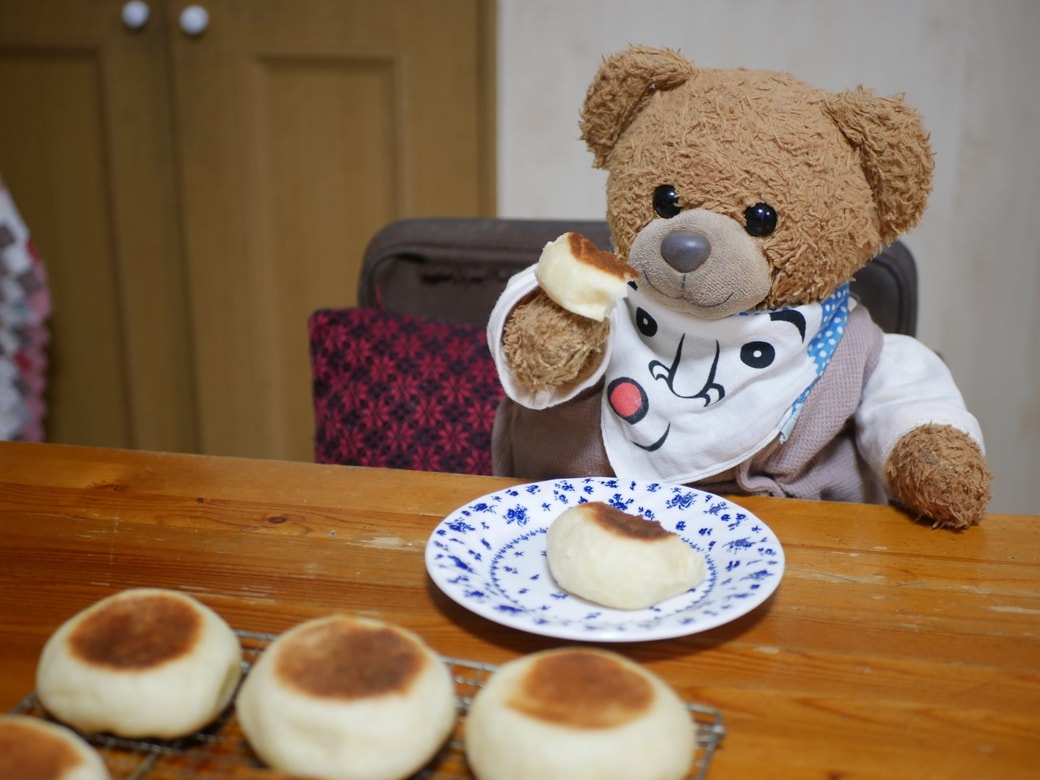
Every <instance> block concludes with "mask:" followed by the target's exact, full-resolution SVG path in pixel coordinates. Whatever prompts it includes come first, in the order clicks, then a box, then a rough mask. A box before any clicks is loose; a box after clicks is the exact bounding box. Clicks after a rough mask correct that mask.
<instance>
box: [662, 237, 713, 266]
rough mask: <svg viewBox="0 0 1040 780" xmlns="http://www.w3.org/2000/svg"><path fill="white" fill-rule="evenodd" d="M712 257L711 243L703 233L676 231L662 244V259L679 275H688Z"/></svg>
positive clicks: (665, 238)
mask: <svg viewBox="0 0 1040 780" xmlns="http://www.w3.org/2000/svg"><path fill="white" fill-rule="evenodd" d="M710 256H711V242H710V241H709V240H708V237H707V236H705V235H704V234H703V233H695V232H693V231H690V230H675V231H672V232H671V233H669V234H668V235H667V236H665V237H664V240H663V241H662V242H661V257H663V258H664V260H665V262H666V263H668V265H670V266H671V267H672V268H674V269H675V270H676V271H678V272H679V273H683V274H688V273H689V272H690V271H694V270H696V269H697V268H699V267H700V265H701V263H703V262H704V261H705V260H707V259H708V258H709V257H710Z"/></svg>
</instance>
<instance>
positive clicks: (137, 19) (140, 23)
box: [123, 0, 151, 30]
mask: <svg viewBox="0 0 1040 780" xmlns="http://www.w3.org/2000/svg"><path fill="white" fill-rule="evenodd" d="M150 14H151V9H150V8H149V7H148V3H145V2H142V0H130V2H129V3H127V4H126V5H124V6H123V24H125V25H126V26H127V27H129V28H130V29H131V30H140V29H141V28H142V27H144V26H145V25H146V24H147V23H148V16H149V15H150Z"/></svg>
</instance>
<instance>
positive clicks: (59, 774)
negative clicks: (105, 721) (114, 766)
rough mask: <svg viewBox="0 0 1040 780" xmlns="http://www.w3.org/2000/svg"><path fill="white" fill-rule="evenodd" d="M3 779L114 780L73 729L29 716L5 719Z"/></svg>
mask: <svg viewBox="0 0 1040 780" xmlns="http://www.w3.org/2000/svg"><path fill="white" fill-rule="evenodd" d="M0 778H5V780H7V778H10V779H11V780H16V779H17V780H111V775H110V774H109V773H108V768H107V767H106V766H105V762H104V761H102V759H101V756H100V755H98V753H97V751H96V750H94V748H92V747H91V746H90V745H89V744H87V742H86V741H85V740H84V739H83V738H82V737H80V736H79V735H78V734H76V733H75V732H74V731H72V729H69V728H66V727H65V726H60V725H58V724H57V723H51V722H50V721H47V720H43V719H41V718H33V717H30V716H28V715H4V716H0Z"/></svg>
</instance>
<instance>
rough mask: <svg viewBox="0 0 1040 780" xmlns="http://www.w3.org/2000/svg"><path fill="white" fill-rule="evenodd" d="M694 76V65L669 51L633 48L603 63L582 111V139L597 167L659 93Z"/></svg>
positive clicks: (640, 47) (614, 55)
mask: <svg viewBox="0 0 1040 780" xmlns="http://www.w3.org/2000/svg"><path fill="white" fill-rule="evenodd" d="M692 75H693V63H691V62H689V61H688V60H687V59H686V58H684V57H683V56H682V55H681V54H679V53H678V52H674V51H671V50H670V49H652V48H648V47H646V46H630V47H629V48H627V49H625V50H624V51H622V52H619V53H617V54H613V55H611V56H609V57H607V58H606V59H604V60H603V64H602V65H600V68H599V71H598V72H597V73H596V77H595V79H593V81H592V84H591V86H589V91H588V94H587V95H586V96H585V105H584V106H583V107H582V111H581V125H580V126H581V137H582V139H583V140H584V141H585V143H586V144H587V145H588V147H589V151H591V152H592V154H593V155H594V156H595V159H596V167H597V168H602V167H604V165H605V164H606V161H607V155H609V154H610V150H611V149H613V148H614V144H616V143H617V140H618V138H619V137H620V136H621V134H622V133H623V132H624V131H625V128H627V127H628V126H629V124H630V123H631V122H632V120H633V119H634V118H635V116H636V115H637V114H638V113H639V112H640V111H641V110H642V109H643V106H644V104H645V103H646V101H647V100H649V98H650V96H651V95H652V94H653V93H654V92H656V91H657V90H666V89H674V88H675V87H677V86H679V85H680V84H682V83H684V82H685V81H686V80H687V79H689V78H690V76H692Z"/></svg>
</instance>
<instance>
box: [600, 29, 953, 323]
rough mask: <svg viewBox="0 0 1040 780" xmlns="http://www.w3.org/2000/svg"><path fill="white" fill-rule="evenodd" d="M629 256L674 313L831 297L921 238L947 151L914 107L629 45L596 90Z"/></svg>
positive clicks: (713, 314)
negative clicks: (878, 259) (937, 163)
mask: <svg viewBox="0 0 1040 780" xmlns="http://www.w3.org/2000/svg"><path fill="white" fill-rule="evenodd" d="M581 130H582V138H583V139H584V140H585V142H586V143H587V145H588V147H589V149H590V150H591V151H592V153H593V154H594V156H595V163H596V166H597V167H601V168H604V169H606V170H607V172H608V174H609V176H608V183H607V219H608V222H609V223H610V227H611V232H612V235H613V239H614V244H615V247H614V249H615V251H616V252H617V253H618V255H620V256H621V257H622V258H626V259H627V260H628V262H629V263H630V264H631V265H632V266H633V267H634V268H635V269H636V271H637V272H638V273H639V274H640V275H641V276H642V277H643V279H644V280H645V282H646V285H647V287H648V288H649V289H651V290H653V294H654V295H655V297H659V298H660V301H661V303H662V304H663V305H666V306H669V307H671V308H678V309H682V310H684V311H688V312H690V313H691V314H693V315H695V316H698V317H702V318H706V319H718V318H721V317H724V316H728V315H731V314H735V313H737V312H741V311H748V310H751V309H761V308H779V307H782V306H796V305H801V304H806V303H811V302H815V301H820V300H822V299H824V298H826V297H828V296H829V295H830V294H832V293H833V292H834V291H835V289H837V288H838V287H839V286H840V285H842V284H844V283H845V282H847V281H849V280H850V279H851V277H852V274H853V273H854V272H855V271H856V270H858V269H859V268H860V267H862V266H863V265H864V264H865V263H867V262H868V261H869V260H870V259H871V258H872V257H873V256H874V255H876V254H877V253H878V252H879V251H880V250H881V249H882V248H883V247H884V246H885V245H887V244H889V243H891V242H892V241H893V240H894V239H895V238H896V237H897V236H898V235H900V234H901V233H903V232H904V231H906V230H908V229H909V228H911V227H913V226H914V225H915V224H916V223H917V221H918V220H919V219H920V217H921V215H922V213H923V212H924V209H925V204H926V201H927V198H928V195H929V193H930V191H931V173H932V167H933V164H932V152H931V148H930V146H929V143H928V134H927V132H926V131H925V129H924V127H923V125H922V122H921V119H920V116H919V115H918V114H917V113H916V112H915V111H914V110H913V109H911V108H910V107H909V106H907V105H906V104H905V103H904V102H903V100H902V98H901V97H895V98H886V97H879V96H877V95H875V94H874V93H873V92H871V91H869V90H866V89H863V88H857V89H855V90H850V91H845V92H838V93H832V92H828V91H825V90H821V89H816V88H813V87H810V86H809V85H807V84H804V83H803V82H801V81H798V80H797V79H795V78H794V77H792V76H791V75H789V74H786V73H777V72H770V71H756V70H745V69H732V70H720V69H707V68H698V67H696V66H694V65H693V64H692V63H691V62H689V61H688V60H686V59H685V58H684V57H682V56H681V55H679V54H678V53H676V52H673V51H670V50H666V49H651V48H646V47H637V46H634V47H630V48H629V49H627V50H625V51H623V52H620V53H618V54H615V55H613V56H611V57H608V58H607V59H605V60H604V62H603V64H602V66H601V67H600V69H599V72H598V73H597V74H596V77H595V79H594V81H593V83H592V85H591V86H590V87H589V91H588V95H587V97H586V100H585V104H584V107H583V109H582V116H581Z"/></svg>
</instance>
